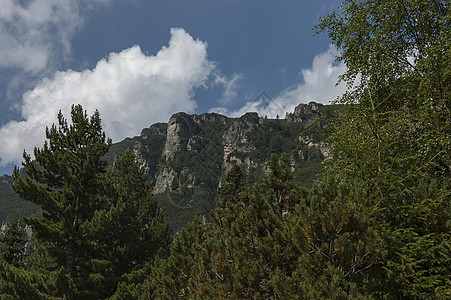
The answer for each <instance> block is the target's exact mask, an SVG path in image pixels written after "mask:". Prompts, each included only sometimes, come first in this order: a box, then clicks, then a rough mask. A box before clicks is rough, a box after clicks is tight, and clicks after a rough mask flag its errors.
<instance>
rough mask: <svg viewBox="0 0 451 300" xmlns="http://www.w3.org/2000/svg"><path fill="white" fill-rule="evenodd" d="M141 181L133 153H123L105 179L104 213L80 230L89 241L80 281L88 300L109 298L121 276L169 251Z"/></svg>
mask: <svg viewBox="0 0 451 300" xmlns="http://www.w3.org/2000/svg"><path fill="white" fill-rule="evenodd" d="M144 175H145V171H144V168H141V167H140V166H139V165H138V163H137V161H136V159H135V155H134V153H133V152H132V151H131V150H127V151H126V152H124V153H123V154H122V155H121V156H120V157H119V158H118V159H117V161H116V162H115V163H114V167H113V168H112V169H110V170H108V173H107V176H106V181H105V195H104V196H103V197H105V201H106V202H108V205H107V207H106V208H105V209H100V210H97V211H96V212H95V214H94V217H93V218H92V220H91V221H89V222H86V223H85V224H83V226H82V228H81V231H82V232H84V233H85V234H86V237H87V239H88V240H90V241H92V243H91V245H90V249H89V251H90V257H91V259H90V260H89V261H87V262H88V266H87V269H88V270H89V272H88V273H87V275H89V277H87V278H86V280H85V282H86V285H87V287H86V288H85V289H86V290H87V291H89V297H91V298H106V297H109V296H111V295H112V294H113V293H114V292H115V290H116V287H117V284H118V283H119V282H120V281H121V278H122V276H124V275H126V274H128V273H131V272H133V271H137V270H140V269H142V268H145V267H146V265H147V264H149V263H151V262H152V261H153V259H154V257H155V255H156V254H157V253H158V252H159V250H160V249H161V248H163V249H165V248H167V247H168V245H169V242H170V239H169V236H168V226H167V224H166V223H165V222H164V218H163V214H162V211H160V210H158V209H157V204H156V202H155V201H154V200H153V199H152V187H151V185H150V184H149V183H147V182H146V181H145V177H144Z"/></svg>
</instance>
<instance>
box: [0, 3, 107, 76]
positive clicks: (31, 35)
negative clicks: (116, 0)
mask: <svg viewBox="0 0 451 300" xmlns="http://www.w3.org/2000/svg"><path fill="white" fill-rule="evenodd" d="M107 2H109V0H89V1H88V0H30V1H17V0H1V4H0V67H9V68H16V69H20V70H24V71H27V72H36V71H40V70H43V69H45V68H46V67H48V65H49V62H50V58H52V60H55V59H56V58H64V57H65V56H67V55H69V54H70V51H71V46H70V39H71V38H72V36H73V35H74V34H75V33H76V32H77V31H78V30H79V29H80V28H81V27H82V26H83V23H84V22H85V20H84V17H83V16H84V15H86V12H88V11H90V10H92V9H94V8H95V7H97V6H98V4H101V3H107Z"/></svg>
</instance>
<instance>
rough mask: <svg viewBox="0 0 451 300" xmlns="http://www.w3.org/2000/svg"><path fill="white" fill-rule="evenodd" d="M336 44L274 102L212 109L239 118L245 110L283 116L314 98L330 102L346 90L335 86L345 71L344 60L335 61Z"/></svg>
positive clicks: (302, 72)
mask: <svg viewBox="0 0 451 300" xmlns="http://www.w3.org/2000/svg"><path fill="white" fill-rule="evenodd" d="M337 54H338V53H337V50H336V48H335V47H333V46H330V47H329V49H328V50H327V51H326V52H324V53H320V54H318V55H316V56H315V57H314V59H313V63H312V66H311V67H310V68H309V69H303V70H301V74H302V79H303V80H302V82H301V83H299V84H297V85H294V86H292V87H290V88H288V89H287V90H285V91H283V92H282V93H280V95H278V96H277V97H275V98H273V99H272V100H271V101H267V100H266V101H262V100H261V99H257V100H255V101H250V102H247V103H246V104H245V105H244V106H243V107H241V108H240V109H239V110H236V111H233V112H229V111H227V110H226V109H225V108H223V107H222V108H215V109H213V111H215V112H220V113H225V114H227V115H229V116H232V117H238V116H241V115H243V114H245V113H246V112H257V113H258V114H259V115H260V116H268V117H269V118H275V117H276V116H277V115H279V116H280V117H284V116H285V114H286V113H287V112H293V111H294V108H295V107H296V106H297V105H298V104H300V103H308V102H311V101H315V102H319V103H323V104H329V103H330V102H331V101H334V100H335V99H336V98H337V97H338V96H340V95H342V94H343V93H344V92H345V91H346V85H345V84H344V83H342V84H340V85H338V86H336V83H337V82H338V76H339V75H341V74H343V73H344V72H345V71H346V66H345V64H344V63H340V64H335V63H334V60H335V56H336V55H337Z"/></svg>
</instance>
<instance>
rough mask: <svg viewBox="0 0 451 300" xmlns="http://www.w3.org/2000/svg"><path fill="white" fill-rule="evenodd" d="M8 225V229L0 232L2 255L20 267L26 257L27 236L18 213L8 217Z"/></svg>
mask: <svg viewBox="0 0 451 300" xmlns="http://www.w3.org/2000/svg"><path fill="white" fill-rule="evenodd" d="M6 226H7V227H6V230H5V231H4V232H3V233H0V257H1V258H2V259H4V260H5V261H6V262H8V263H9V264H11V265H13V266H15V267H19V266H21V265H22V264H23V261H24V259H25V251H26V248H25V247H26V245H27V237H26V233H25V230H24V228H23V227H22V224H21V222H20V219H19V217H18V215H17V213H14V215H12V216H11V217H10V218H8V220H7V222H6Z"/></svg>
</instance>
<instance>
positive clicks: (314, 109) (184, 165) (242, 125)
mask: <svg viewBox="0 0 451 300" xmlns="http://www.w3.org/2000/svg"><path fill="white" fill-rule="evenodd" d="M329 110H330V108H329V106H324V105H321V104H317V103H314V102H312V103H310V104H300V105H299V106H298V107H297V108H296V109H295V111H294V112H292V113H290V114H288V115H287V116H286V118H285V119H268V118H265V117H259V116H258V115H257V114H256V113H248V114H246V115H244V116H242V117H240V118H228V117H226V116H223V115H219V114H202V115H188V114H185V113H178V114H175V115H173V116H172V117H171V119H170V120H169V122H168V123H166V124H165V123H158V124H153V125H152V126H150V127H149V128H145V129H143V130H142V132H141V134H140V135H139V136H136V137H133V138H127V139H125V140H124V141H122V142H119V143H116V144H112V145H111V147H110V148H109V151H108V152H107V154H106V155H105V157H104V159H106V160H107V162H108V165H109V166H112V165H113V164H114V162H115V160H116V159H117V158H118V157H119V156H120V155H121V154H122V153H123V152H124V151H126V150H132V151H133V152H134V153H135V155H136V158H137V161H138V162H139V164H140V165H141V166H142V167H143V168H144V170H145V174H146V180H147V181H148V182H153V184H154V187H153V194H154V198H155V199H156V200H157V202H158V206H159V207H160V208H162V209H163V211H164V212H165V216H166V220H167V222H168V223H169V225H170V228H171V232H172V233H175V232H176V231H177V230H178V229H180V228H181V227H182V226H184V225H185V224H186V223H187V222H190V221H192V220H193V218H194V216H196V215H205V216H207V217H208V216H209V212H210V210H211V209H213V208H214V207H215V205H216V198H217V190H218V187H219V186H220V184H221V183H222V182H223V180H224V177H225V175H226V173H227V172H228V170H230V168H231V167H232V166H233V165H234V164H237V163H238V164H243V165H244V166H245V169H246V171H247V172H248V176H247V179H246V185H247V186H248V187H251V186H252V185H253V184H254V183H256V182H259V181H260V180H261V179H262V178H263V176H264V174H265V173H267V172H268V168H267V164H266V161H267V160H268V158H269V157H270V156H271V154H281V153H288V154H289V156H290V161H291V165H292V168H293V170H294V172H295V177H296V179H297V180H299V181H300V182H302V184H303V185H305V186H311V185H312V183H313V180H314V179H315V176H316V175H317V174H319V173H320V172H321V170H322V165H321V162H322V161H323V160H324V154H326V155H327V151H328V149H327V147H326V146H325V144H324V135H323V125H324V124H325V122H326V121H325V120H326V119H327V117H328V115H329V114H330V112H329ZM322 119H324V120H322ZM4 178H5V180H4V181H5V182H4V183H0V184H2V185H0V187H1V188H2V189H1V190H0V208H1V214H0V217H2V218H1V220H6V218H7V215H8V214H12V213H13V211H14V209H17V210H18V213H19V214H21V215H24V216H32V215H34V214H36V213H38V207H37V206H36V205H33V203H32V202H29V201H24V200H21V199H20V198H19V197H18V195H17V194H16V193H14V191H13V190H12V189H11V188H9V185H10V184H11V183H12V178H11V177H8V176H5V177H4Z"/></svg>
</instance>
